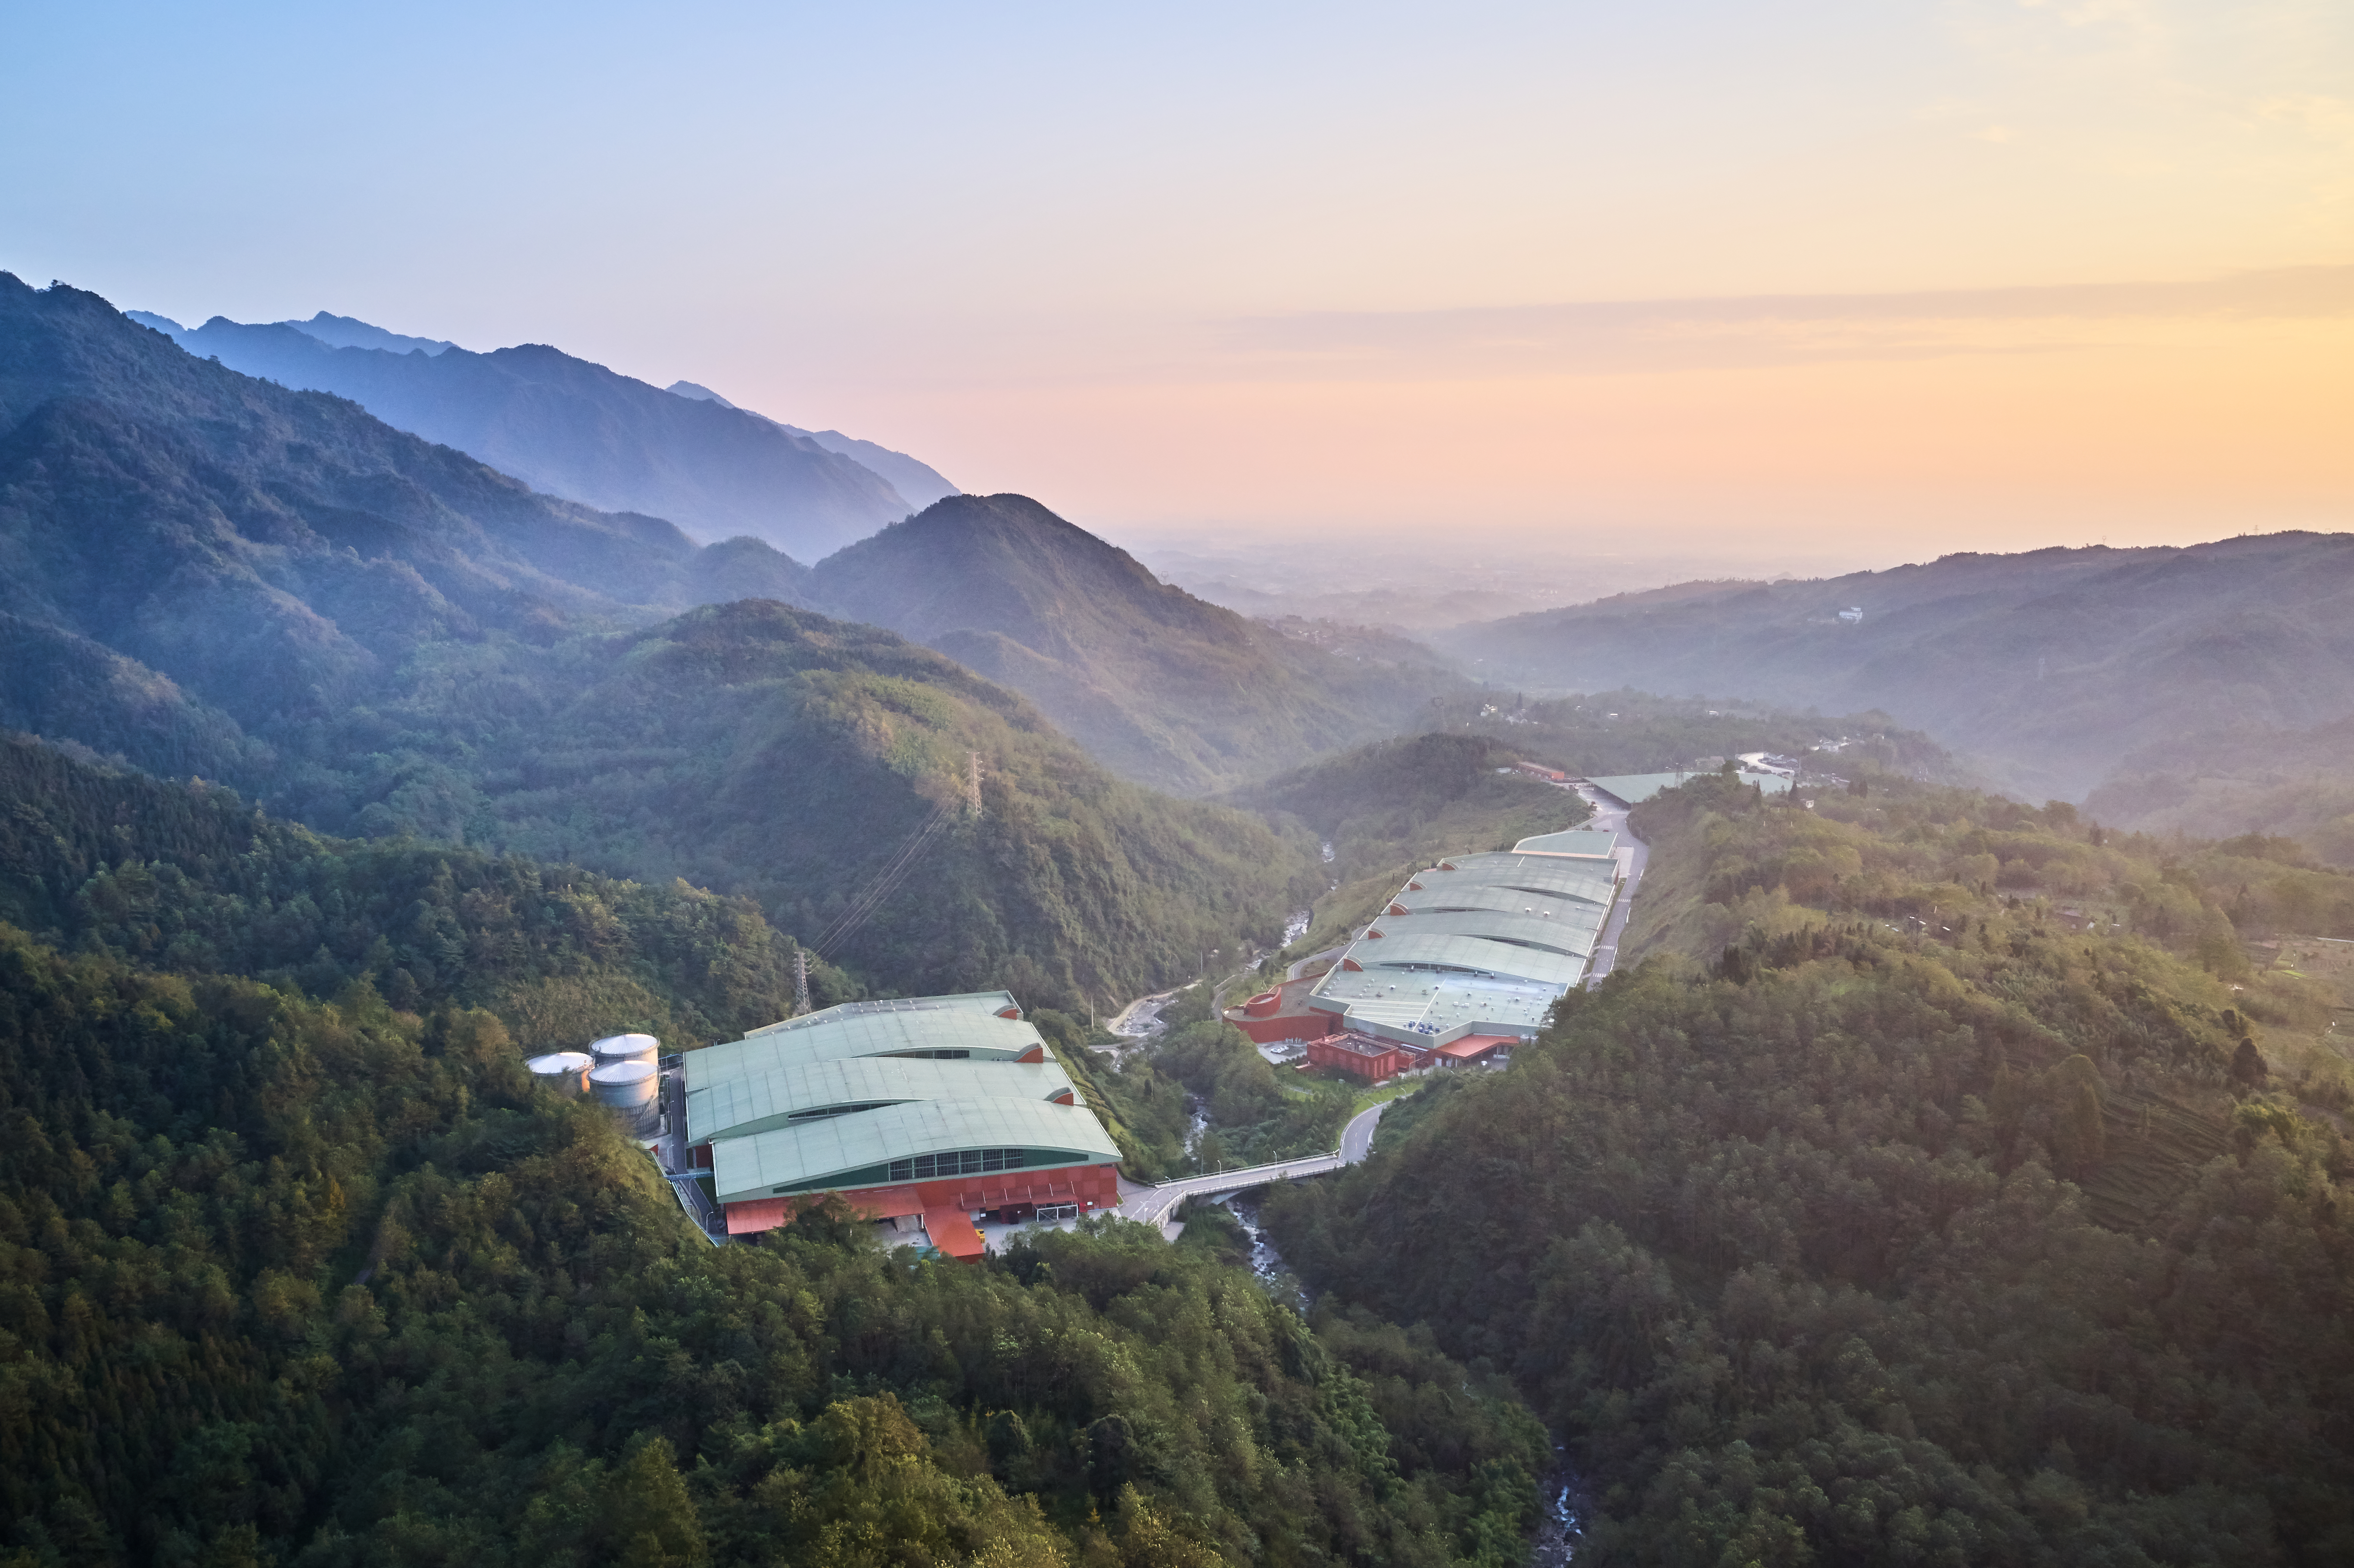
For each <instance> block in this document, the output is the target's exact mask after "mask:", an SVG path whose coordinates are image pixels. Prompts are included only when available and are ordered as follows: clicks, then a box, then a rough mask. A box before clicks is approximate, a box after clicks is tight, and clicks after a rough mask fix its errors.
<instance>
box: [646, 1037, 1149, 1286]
mask: <svg viewBox="0 0 2354 1568" xmlns="http://www.w3.org/2000/svg"><path fill="white" fill-rule="evenodd" d="M680 1074H681V1076H682V1078H683V1082H684V1129H683V1134H682V1141H683V1144H684V1150H683V1152H684V1159H685V1161H686V1163H687V1165H688V1167H689V1168H690V1169H692V1170H694V1171H696V1172H697V1173H698V1176H700V1177H701V1179H702V1180H704V1181H706V1182H707V1183H708V1185H707V1188H706V1191H707V1192H709V1194H710V1196H711V1198H712V1199H713V1201H714V1202H716V1204H717V1205H718V1207H719V1209H720V1211H721V1212H722V1213H724V1214H725V1215H726V1225H727V1230H728V1233H729V1234H733V1235H745V1234H754V1233H757V1232H760V1231H767V1230H773V1229H775V1228H776V1227H777V1226H779V1225H781V1224H785V1223H786V1222H787V1221H788V1220H790V1218H791V1217H792V1215H793V1213H795V1212H796V1211H797V1209H798V1208H799V1207H800V1206H801V1205H802V1204H805V1203H807V1202H811V1201H812V1200H814V1199H815V1198H817V1197H818V1196H819V1195H821V1194H823V1193H829V1192H830V1193H835V1194H838V1195H839V1196H841V1197H842V1198H843V1200H845V1201H846V1202H848V1203H849V1204H850V1206H851V1208H852V1209H853V1211H854V1212H855V1213H860V1214H863V1215H864V1216H865V1217H867V1218H869V1219H873V1220H876V1221H888V1222H892V1223H894V1224H895V1225H896V1228H898V1229H899V1230H901V1231H903V1232H906V1233H908V1234H910V1238H911V1239H913V1233H914V1232H915V1231H916V1230H917V1229H918V1228H920V1229H921V1231H922V1232H923V1233H924V1234H925V1236H927V1237H928V1239H929V1241H930V1243H931V1245H933V1246H935V1247H938V1249H939V1250H940V1251H941V1252H943V1253H945V1254H947V1255H949V1256H952V1257H963V1258H974V1257H978V1256H980V1255H981V1237H980V1234H979V1233H978V1232H977V1231H976V1230H975V1229H974V1225H973V1222H974V1221H975V1220H977V1219H984V1218H987V1219H996V1220H1000V1221H1004V1222H1008V1223H1018V1222H1021V1221H1026V1220H1031V1219H1038V1218H1044V1219H1058V1218H1068V1217H1075V1216H1076V1215H1077V1214H1080V1213H1087V1212H1088V1211H1091V1210H1096V1209H1108V1208H1115V1207H1117V1206H1118V1205H1119V1172H1118V1165H1119V1149H1118V1148H1117V1147H1116V1146H1115V1145H1114V1144H1113V1143H1112V1140H1111V1138H1110V1135H1109V1134H1108V1133H1107V1132H1105V1130H1104V1128H1103V1124H1102V1123H1101V1122H1099V1121H1097V1119H1096V1118H1095V1115H1094V1113H1093V1112H1091V1111H1089V1110H1088V1109H1087V1107H1085V1106H1084V1105H1082V1104H1080V1103H1079V1097H1078V1094H1077V1092H1076V1088H1075V1087H1074V1086H1073V1085H1072V1083H1071V1080H1070V1076H1069V1075H1068V1074H1066V1073H1065V1072H1064V1070H1063V1068H1062V1067H1061V1065H1059V1064H1057V1063H1056V1062H1055V1060H1054V1059H1053V1057H1052V1055H1051V1054H1049V1053H1048V1051H1047V1050H1046V1043H1045V1041H1044V1039H1043V1038H1041V1037H1040V1035H1039V1033H1038V1031H1037V1029H1036V1028H1035V1027H1034V1026H1033V1025H1032V1024H1030V1023H1029V1022H1025V1021H1024V1020H1023V1017H1022V1009H1021V1007H1020V1006H1019V1005H1018V1004H1017V1003H1016V1002H1015V1001H1014V1000H1013V997H1012V996H1011V995H1009V994H1008V993H1006V992H1004V991H980V992H973V993H970V994H966V995H961V996H933V997H917V998H910V999H903V1000H894V1001H854V1002H847V1003H844V1004H843V1005H842V1006H839V1007H830V1008H827V1009H825V1010H824V1011H823V1012H812V1013H808V1014H806V1015H804V1016H802V1017H800V1018H793V1019H788V1020H785V1021H784V1022H779V1023H772V1024H769V1026H768V1027H766V1028H764V1029H757V1030H754V1031H753V1032H752V1033H749V1034H748V1035H746V1036H745V1037H744V1038H743V1039H741V1040H736V1041H731V1042H728V1043H727V1044H719V1045H710V1046H706V1047H705V1048H704V1049H702V1050H700V1051H690V1052H688V1053H686V1054H685V1055H684V1057H682V1058H681V1059H680ZM703 1172H708V1175H707V1176H702V1173H703Z"/></svg>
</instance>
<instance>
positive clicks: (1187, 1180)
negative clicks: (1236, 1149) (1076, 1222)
mask: <svg viewBox="0 0 2354 1568" xmlns="http://www.w3.org/2000/svg"><path fill="white" fill-rule="evenodd" d="M1396 1103H1397V1102H1396V1101H1395V1100H1384V1101H1383V1102H1382V1103H1381V1104H1379V1105H1377V1106H1373V1107H1369V1108H1367V1109H1365V1110H1361V1111H1359V1112H1358V1113H1357V1114H1356V1115H1355V1116H1353V1117H1352V1118H1349V1125H1348V1126H1346V1127H1344V1128H1341V1147H1340V1148H1338V1149H1336V1150H1332V1152H1331V1153H1330V1154H1303V1155H1301V1156H1300V1157H1299V1159H1297V1160H1274V1161H1271V1162H1270V1163H1268V1164H1266V1165H1246V1166H1244V1167H1243V1168H1242V1169H1240V1170H1237V1171H1214V1172H1212V1173H1211V1174H1209V1175H1206V1176H1181V1177H1179V1178H1178V1179H1177V1180H1176V1181H1163V1182H1161V1184H1160V1185H1159V1186H1157V1187H1133V1188H1130V1189H1129V1190H1128V1192H1127V1195H1126V1196H1125V1197H1124V1198H1122V1199H1121V1200H1120V1205H1119V1216H1120V1218H1122V1219H1124V1220H1140V1221H1142V1222H1143V1223H1144V1224H1148V1225H1165V1224H1168V1223H1169V1216H1170V1215H1172V1214H1173V1213H1176V1212H1177V1205H1178V1204H1180V1203H1182V1202H1184V1201H1185V1200H1186V1199H1188V1198H1223V1197H1225V1195H1226V1194H1227V1193H1229V1192H1248V1191H1249V1190H1250V1189H1251V1188H1253V1187H1265V1186H1267V1185H1269V1184H1271V1183H1273V1182H1277V1181H1299V1180H1302V1179H1303V1178H1306V1177H1310V1176H1323V1175H1327V1174H1329V1173H1331V1172H1332V1171H1338V1170H1340V1169H1341V1167H1343V1166H1346V1165H1354V1164H1356V1163H1357V1162H1358V1161H1360V1160H1363V1159H1364V1158H1365V1156H1366V1154H1367V1153H1368V1152H1370V1151H1371V1150H1372V1149H1373V1125H1374V1123H1376V1122H1378V1121H1380V1120H1381V1119H1382V1113H1383V1112H1384V1111H1385V1110H1387V1109H1389V1108H1390V1107H1392V1106H1394V1105H1395V1104H1396Z"/></svg>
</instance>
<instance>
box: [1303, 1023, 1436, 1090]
mask: <svg viewBox="0 0 2354 1568" xmlns="http://www.w3.org/2000/svg"><path fill="white" fill-rule="evenodd" d="M1421 1060H1422V1056H1421V1054H1420V1053H1419V1052H1417V1051H1416V1050H1414V1049H1413V1048H1412V1047H1411V1046H1406V1045H1401V1044H1397V1043H1396V1042H1395V1041H1392V1040H1376V1039H1374V1038H1373V1036H1372V1035H1370V1034H1358V1033H1341V1034H1328V1035H1326V1036H1325V1037H1324V1038H1323V1039H1320V1040H1310V1042H1309V1043H1308V1065H1310V1066H1311V1067H1338V1068H1340V1069H1341V1071H1342V1072H1344V1073H1350V1074H1353V1075H1356V1076H1358V1077H1360V1078H1363V1079H1364V1080H1365V1082H1367V1083H1369V1084H1378V1083H1380V1082H1381V1081H1382V1080H1383V1079H1384V1078H1394V1077H1396V1076H1397V1075H1399V1074H1400V1073H1403V1072H1405V1071H1407V1070H1408V1069H1410V1068H1412V1067H1414V1066H1416V1065H1418V1064H1419V1063H1420V1062H1421Z"/></svg>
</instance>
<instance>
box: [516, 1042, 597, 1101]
mask: <svg viewBox="0 0 2354 1568" xmlns="http://www.w3.org/2000/svg"><path fill="white" fill-rule="evenodd" d="M525 1065H526V1066H528V1067H530V1068H531V1075H532V1076H533V1077H534V1078H535V1079H536V1080H537V1081H539V1082H540V1083H543V1084H545V1085H546V1086H548V1087H549V1088H551V1089H554V1090H555V1091H556V1092H557V1094H560V1095H567V1096H574V1097H578V1096H580V1095H585V1094H587V1093H588V1069H589V1068H591V1067H593V1066H595V1065H597V1064H596V1062H595V1060H594V1059H593V1058H591V1057H590V1056H589V1054H588V1053H587V1052H586V1051H557V1052H554V1053H552V1054H548V1055H546V1056H534V1057H533V1058H532V1059H531V1060H530V1061H529V1062H528V1063H526V1064H525Z"/></svg>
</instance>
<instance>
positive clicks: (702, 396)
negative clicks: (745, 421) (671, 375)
mask: <svg viewBox="0 0 2354 1568" xmlns="http://www.w3.org/2000/svg"><path fill="white" fill-rule="evenodd" d="M663 391H665V392H668V393H670V394H671V395H672V396H673V397H686V398H691V399H693V400H694V401H695V402H697V403H716V404H718V405H719V406H720V407H721V408H734V407H736V405H735V404H733V403H730V402H729V401H728V400H727V399H726V398H725V397H721V396H720V395H719V394H718V393H716V392H714V391H713V390H712V389H711V388H710V387H705V386H704V385H702V384H701V383H700V382H695V381H673V382H672V383H671V384H670V385H669V386H667V387H663Z"/></svg>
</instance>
